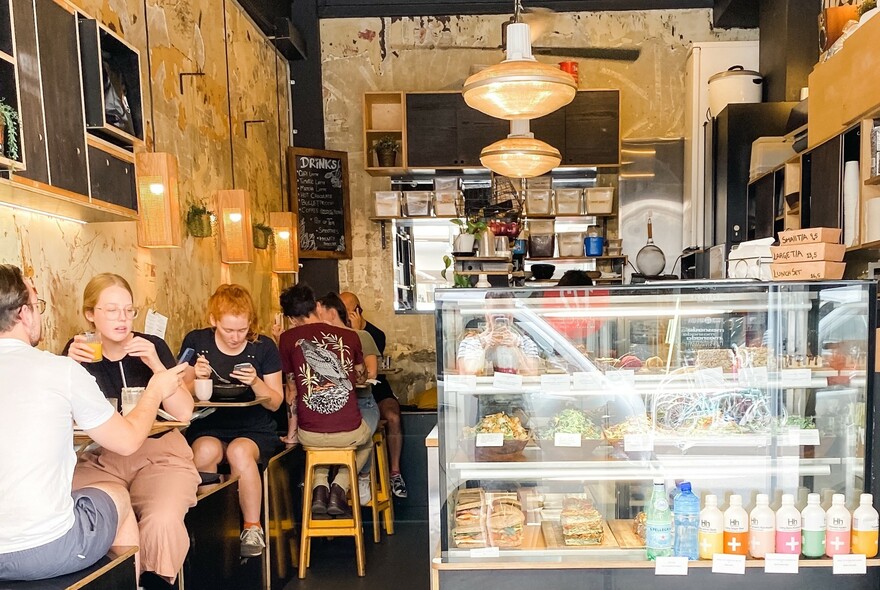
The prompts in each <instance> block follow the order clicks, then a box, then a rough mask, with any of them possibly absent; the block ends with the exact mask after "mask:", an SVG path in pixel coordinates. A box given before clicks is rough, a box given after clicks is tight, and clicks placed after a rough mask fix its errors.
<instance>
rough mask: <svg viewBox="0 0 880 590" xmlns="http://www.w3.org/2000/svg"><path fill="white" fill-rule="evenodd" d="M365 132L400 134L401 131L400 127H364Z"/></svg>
mask: <svg viewBox="0 0 880 590" xmlns="http://www.w3.org/2000/svg"><path fill="white" fill-rule="evenodd" d="M364 131H365V132H366V133H370V134H375V135H379V134H384V135H401V134H402V133H403V131H402V130H400V129H364Z"/></svg>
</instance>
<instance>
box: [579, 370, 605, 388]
mask: <svg viewBox="0 0 880 590" xmlns="http://www.w3.org/2000/svg"><path fill="white" fill-rule="evenodd" d="M601 377H602V374H601V373H573V374H572V379H573V381H574V388H575V389H599V383H600V379H601Z"/></svg>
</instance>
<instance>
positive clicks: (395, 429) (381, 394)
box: [339, 292, 407, 498]
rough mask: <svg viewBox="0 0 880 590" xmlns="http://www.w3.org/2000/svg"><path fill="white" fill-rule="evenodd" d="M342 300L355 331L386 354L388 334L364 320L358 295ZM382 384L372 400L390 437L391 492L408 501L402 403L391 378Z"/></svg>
mask: <svg viewBox="0 0 880 590" xmlns="http://www.w3.org/2000/svg"><path fill="white" fill-rule="evenodd" d="M339 297H340V298H341V299H342V301H343V303H345V308H346V309H347V310H348V317H349V319H350V320H351V327H352V328H354V329H355V330H364V331H366V332H368V333H369V334H370V336H372V337H373V340H374V341H375V342H376V346H377V347H379V352H380V353H381V354H383V355H384V354H385V332H383V331H382V330H380V329H379V328H377V327H376V326H374V325H373V324H371V323H370V322H368V321H367V320H366V318H364V315H363V312H364V310H363V308H362V307H361V302H360V301H359V300H358V297H357V295H355V294H354V293H351V292H345V293H340V295H339ZM378 381H379V383H378V384H377V385H374V386H373V397H375V398H376V403H378V404H379V412H380V413H381V414H382V419H383V420H385V422H386V424H385V428H386V431H387V434H388V462H389V463H390V464H391V465H390V467H391V470H390V471H391V491H392V492H393V493H394V495H395V496H397V497H398V498H406V496H407V492H406V483H405V482H404V481H403V476H402V475H401V474H400V454H401V452H402V451H403V432H402V430H401V428H400V402H398V401H397V396H395V395H394V392H393V391H392V390H391V385H390V384H389V383H388V378H387V377H386V376H385V375H383V374H382V372H381V370H380V372H379V376H378Z"/></svg>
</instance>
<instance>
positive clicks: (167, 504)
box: [73, 430, 201, 580]
mask: <svg viewBox="0 0 880 590" xmlns="http://www.w3.org/2000/svg"><path fill="white" fill-rule="evenodd" d="M200 481H201V478H200V477H199V472H198V471H197V470H196V467H195V465H193V454H192V449H190V447H189V445H188V444H186V439H185V438H183V435H182V434H181V433H180V432H178V431H176V430H174V431H171V432H169V433H167V434H165V435H164V436H162V437H159V438H148V439H147V440H146V441H144V444H143V445H142V446H141V448H140V449H138V450H137V452H135V453H134V454H133V455H130V456H128V457H123V456H122V455H118V454H116V453H113V452H111V451H107V450H105V449H97V450H96V451H94V452H89V453H83V455H82V456H81V457H80V458H79V461H78V462H77V464H76V469H75V470H74V472H73V489H75V490H77V489H79V488H84V487H88V486H89V485H92V484H95V483H100V482H109V483H115V484H118V485H122V486H124V487H125V488H127V489H128V492H129V494H130V496H131V507H132V509H133V510H134V513H135V516H136V517H137V522H138V529H139V532H140V545H139V546H140V558H141V567H142V569H143V570H144V571H146V572H155V573H156V574H158V575H160V576H162V577H164V578H168V579H169V580H173V579H174V578H175V576H177V573H178V572H179V571H180V568H181V567H182V566H183V560H184V558H185V557H186V553H187V551H189V535H188V534H187V532H186V526H185V525H184V523H183V517H184V516H185V515H186V512H187V510H189V508H190V507H192V506H195V505H196V488H197V487H198V485H199V482H200Z"/></svg>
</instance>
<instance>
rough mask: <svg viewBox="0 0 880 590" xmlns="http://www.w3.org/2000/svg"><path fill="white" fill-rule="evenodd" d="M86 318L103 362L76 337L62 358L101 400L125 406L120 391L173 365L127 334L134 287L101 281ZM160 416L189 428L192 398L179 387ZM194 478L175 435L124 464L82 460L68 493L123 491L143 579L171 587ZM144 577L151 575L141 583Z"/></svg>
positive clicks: (110, 456) (147, 445)
mask: <svg viewBox="0 0 880 590" xmlns="http://www.w3.org/2000/svg"><path fill="white" fill-rule="evenodd" d="M82 310H83V316H84V317H85V319H86V321H87V322H88V324H89V327H90V328H91V329H93V330H94V331H95V333H96V335H97V337H98V338H100V341H101V349H102V355H101V358H100V360H95V354H94V349H93V348H91V347H89V346H87V345H86V343H84V342H82V337H81V336H75V337H74V338H73V339H71V340H70V341H69V342H68V343H67V345H66V346H65V347H64V351H63V352H62V355H65V356H68V357H70V358H71V359H73V360H75V361H76V362H78V363H80V365H82V367H83V368H85V370H86V371H88V372H89V374H91V375H92V377H94V379H95V381H96V382H97V384H98V387H99V388H100V390H101V392H102V393H103V394H104V396H105V397H106V398H108V399H111V400H115V403H116V408H117V411H118V410H119V408H121V406H122V403H121V402H122V388H123V387H146V386H147V384H148V383H149V382H150V379H151V378H152V377H153V375H155V374H157V373H160V372H162V371H165V370H166V369H170V368H172V367H174V366H176V365H177V362H176V360H175V358H174V356H173V355H172V354H171V350H170V349H169V348H168V345H167V344H166V343H165V341H164V340H162V339H161V338H158V337H156V336H152V335H149V334H141V333H139V332H135V331H133V330H132V325H133V323H134V319H135V318H136V317H137V316H138V309H137V308H136V307H135V306H134V303H133V295H132V290H131V286H129V284H128V281H126V280H125V279H124V278H123V277H121V276H119V275H117V274H112V273H103V274H99V275H96V276H95V277H93V278H92V279H91V280H90V281H89V282H88V284H87V285H86V288H85V290H84V291H83V306H82ZM162 408H163V409H164V410H165V411H166V412H168V413H169V414H171V415H172V416H174V417H175V418H178V419H180V420H181V421H184V422H187V421H189V418H190V416H192V411H193V398H192V395H190V393H189V391H187V390H186V388H184V387H179V388H178V389H177V391H175V392H174V394H173V395H171V396H169V397H167V398H165V399H164V400H163V401H162ZM199 481H200V478H199V473H198V471H197V470H196V468H195V465H194V464H193V453H192V449H190V447H189V445H188V444H187V443H186V439H184V437H183V435H182V434H181V433H180V432H179V431H178V430H176V429H174V430H170V431H168V432H166V433H164V434H161V435H156V437H150V438H147V440H145V441H144V444H143V445H142V446H141V447H140V449H138V450H137V451H136V452H135V453H134V454H133V455H130V456H127V457H126V456H123V455H120V454H119V453H115V452H113V451H110V450H108V449H106V448H103V447H100V448H97V449H95V450H93V451H88V452H85V453H83V454H82V455H80V457H79V460H78V461H77V464H76V469H75V470H74V475H73V488H74V489H79V488H83V487H89V486H92V485H96V484H102V483H110V484H117V485H121V486H123V487H125V489H127V490H128V492H129V495H130V496H131V506H132V509H133V510H134V514H135V516H136V517H137V522H138V529H139V533H140V542H139V543H137V545H138V546H139V547H140V564H141V571H143V572H152V573H153V574H155V575H157V576H159V577H161V578H163V579H164V580H165V581H167V582H169V583H173V582H174V579H175V578H176V577H177V573H178V572H179V571H180V568H181V567H182V566H183V560H184V558H185V557H186V554H187V551H189V534H188V533H187V532H186V527H185V526H184V523H183V517H184V516H185V515H186V513H187V511H188V510H189V508H191V507H192V506H195V504H196V491H197V488H198V485H199ZM146 577H149V574H148V575H147V576H146Z"/></svg>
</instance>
